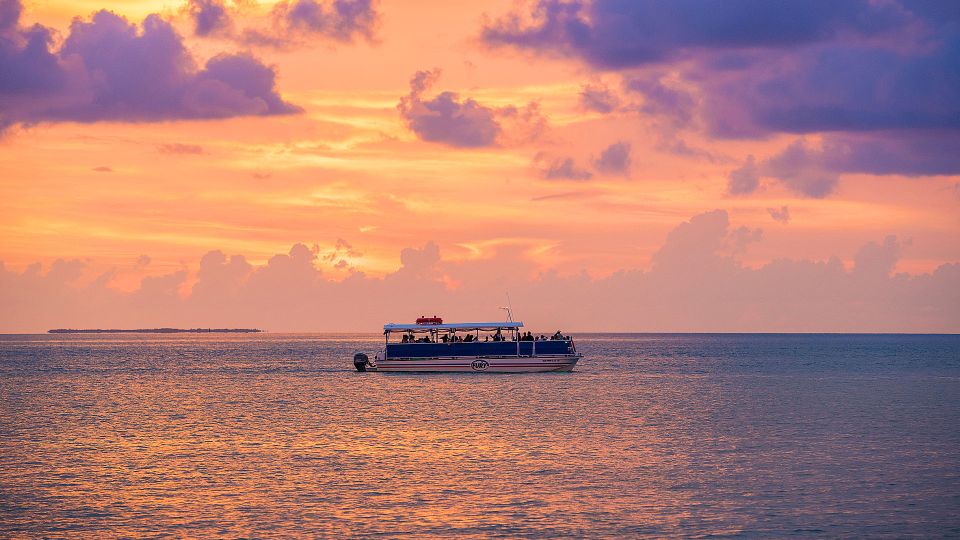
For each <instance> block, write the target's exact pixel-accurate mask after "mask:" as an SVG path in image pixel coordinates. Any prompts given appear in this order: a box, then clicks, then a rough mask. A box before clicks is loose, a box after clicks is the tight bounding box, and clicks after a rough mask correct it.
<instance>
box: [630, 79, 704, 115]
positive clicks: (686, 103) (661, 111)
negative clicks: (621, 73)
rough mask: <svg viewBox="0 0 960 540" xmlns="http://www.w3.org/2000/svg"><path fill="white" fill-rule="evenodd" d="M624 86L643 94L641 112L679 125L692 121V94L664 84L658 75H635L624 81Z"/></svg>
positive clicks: (694, 102)
mask: <svg viewBox="0 0 960 540" xmlns="http://www.w3.org/2000/svg"><path fill="white" fill-rule="evenodd" d="M624 86H625V87H626V88H627V89H628V90H630V91H633V92H638V93H640V94H642V95H643V97H644V100H643V105H641V106H640V111H641V112H644V113H647V114H651V115H658V116H662V117H665V118H669V119H670V121H671V122H672V123H673V124H674V125H676V126H679V127H682V126H686V125H688V124H690V122H692V121H693V116H694V112H695V107H696V101H695V100H694V99H693V96H691V95H690V94H689V93H687V92H685V91H683V90H678V89H676V88H671V87H669V86H666V85H664V84H663V82H662V81H661V80H660V77H656V76H646V77H636V78H633V79H630V80H628V81H626V82H625V83H624Z"/></svg>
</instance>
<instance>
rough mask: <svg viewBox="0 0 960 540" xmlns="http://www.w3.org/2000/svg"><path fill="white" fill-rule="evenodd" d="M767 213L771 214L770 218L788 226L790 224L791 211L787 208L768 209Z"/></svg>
mask: <svg viewBox="0 0 960 540" xmlns="http://www.w3.org/2000/svg"><path fill="white" fill-rule="evenodd" d="M767 213H769V214H770V217H771V218H772V219H773V220H774V221H777V222H780V223H783V224H784V225H786V224H787V223H790V209H789V208H787V207H786V206H781V207H780V208H779V209H777V208H767Z"/></svg>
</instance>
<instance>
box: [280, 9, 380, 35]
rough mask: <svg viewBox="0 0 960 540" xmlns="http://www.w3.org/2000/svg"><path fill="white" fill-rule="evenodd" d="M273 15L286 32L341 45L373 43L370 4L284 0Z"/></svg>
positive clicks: (373, 11)
mask: <svg viewBox="0 0 960 540" xmlns="http://www.w3.org/2000/svg"><path fill="white" fill-rule="evenodd" d="M273 15H274V18H275V19H276V20H278V21H280V23H281V24H280V26H281V27H282V28H284V29H285V30H287V31H292V32H294V33H299V34H304V35H322V36H325V37H328V38H332V39H335V40H337V41H343V42H349V41H353V39H354V38H355V37H356V36H361V37H364V38H366V39H368V40H370V39H373V33H374V29H375V27H376V24H377V21H378V19H379V16H378V14H377V11H376V9H375V7H374V2H373V1H372V0H334V1H333V2H327V3H323V2H317V1H316V0H294V1H292V2H291V1H289V0H284V1H282V2H280V3H278V4H277V5H276V6H274V9H273Z"/></svg>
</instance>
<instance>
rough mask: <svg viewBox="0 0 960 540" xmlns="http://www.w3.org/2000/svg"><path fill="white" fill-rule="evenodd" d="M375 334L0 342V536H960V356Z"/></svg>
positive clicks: (917, 345) (753, 344) (681, 339)
mask: <svg viewBox="0 0 960 540" xmlns="http://www.w3.org/2000/svg"><path fill="white" fill-rule="evenodd" d="M378 345H379V342H378V340H377V337H376V336H333V335H270V334H267V335H259V336H239V335H238V336H220V337H218V336H79V337H64V336H57V337H51V336H0V396H2V407H3V415H2V418H0V434H2V439H0V486H2V487H0V533H3V536H9V535H17V534H21V535H26V536H39V535H53V536H56V535H67V536H73V535H77V534H85V535H101V534H106V533H108V534H109V536H134V535H144V534H150V533H157V532H168V533H173V534H182V535H189V536H195V535H204V536H289V535H291V534H298V533H299V534H309V535H324V536H344V535H376V534H382V535H395V534H403V533H412V534H415V535H418V536H431V535H436V536H443V537H450V536H458V537H489V536H505V537H518V536H520V537H569V536H593V537H596V536H624V535H628V536H638V535H649V536H664V535H683V536H699V535H708V534H712V535H728V534H733V535H738V534H761V535H772V536H784V535H818V534H822V535H827V536H904V535H919V536H932V535H937V536H942V535H958V534H960V518H958V516H960V457H958V449H960V429H958V427H957V426H960V401H958V397H960V392H958V390H960V338H958V337H957V336H769V335H768V336H763V335H757V336H749V335H748V336H702V335H688V336H669V335H593V336H584V338H583V339H581V340H580V341H579V343H578V346H579V348H580V350H581V351H582V352H584V353H585V354H586V358H585V359H584V360H583V362H582V363H581V364H580V365H578V367H577V371H575V372H574V373H569V374H526V375H490V374H483V375H478V374H458V375H447V374H419V375H405V374H378V373H366V374H359V373H355V372H354V371H352V365H351V361H350V359H351V357H352V354H353V352H354V350H357V349H361V350H366V351H368V352H372V351H373V350H374V349H375V348H376V347H377V346H378Z"/></svg>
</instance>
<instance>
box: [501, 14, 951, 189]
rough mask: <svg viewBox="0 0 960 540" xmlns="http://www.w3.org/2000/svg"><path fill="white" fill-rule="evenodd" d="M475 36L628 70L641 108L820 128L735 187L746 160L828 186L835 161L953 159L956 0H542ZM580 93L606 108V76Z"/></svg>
mask: <svg viewBox="0 0 960 540" xmlns="http://www.w3.org/2000/svg"><path fill="white" fill-rule="evenodd" d="M482 37H483V40H484V41H485V42H486V43H488V44H490V45H492V46H498V47H512V48H517V49H523V50H531V51H534V52H536V53H539V54H546V55H554V56H559V57H565V58H578V59H580V60H581V61H583V62H584V63H585V64H587V65H589V66H591V67H593V68H594V69H596V70H600V71H619V72H622V73H623V74H624V77H625V80H626V81H627V82H626V84H625V86H626V87H627V89H628V90H631V91H635V92H639V93H640V94H642V95H643V96H644V98H645V99H644V107H645V108H646V109H647V110H645V112H648V113H653V114H665V113H666V114H669V115H672V117H673V118H675V119H677V120H678V121H679V122H680V123H684V122H686V123H689V122H691V121H692V120H693V118H692V115H694V114H696V116H697V118H696V120H697V122H698V123H699V125H700V127H701V128H702V129H704V130H706V131H707V133H709V134H710V135H712V136H714V137H726V138H731V137H736V138H751V137H757V138H762V137H766V136H769V135H771V134H775V133H791V134H798V135H803V134H808V133H809V134H812V133H818V134H825V135H824V137H823V144H822V146H820V147H813V146H811V145H809V144H808V143H807V142H806V141H805V140H803V139H799V140H798V142H797V143H796V145H794V146H792V147H791V148H789V149H788V150H787V151H786V152H785V153H784V155H782V156H777V157H775V158H773V159H771V160H769V161H768V162H766V163H758V164H753V165H751V164H750V163H747V164H745V165H744V167H743V168H742V169H741V170H742V171H747V172H746V173H743V174H739V175H736V177H731V192H733V193H741V194H742V193H749V192H751V191H752V190H753V189H755V188H756V186H757V185H758V183H755V182H752V181H751V180H750V178H749V175H752V174H757V175H766V176H771V177H773V178H777V179H779V180H781V181H783V182H784V183H785V184H786V185H787V186H788V187H790V188H791V189H793V190H795V191H797V192H798V193H802V194H804V195H807V196H811V197H823V196H826V195H828V194H830V193H831V192H832V191H833V190H834V189H835V187H836V183H837V177H838V175H840V174H843V173H869V174H901V175H907V176H924V175H938V174H957V173H960V69H957V66H960V3H957V2H956V1H953V0H946V1H935V0H925V1H910V0H901V1H889V2H873V1H869V0H848V1H842V2H794V1H792V0H790V1H787V0H733V1H730V0H677V1H671V2H660V1H655V0H637V1H631V2H624V1H620V0H595V1H593V2H585V1H580V0H573V1H566V2H563V1H557V0H544V1H541V2H539V3H538V4H536V5H535V8H534V9H533V11H532V12H529V13H524V12H520V11H518V12H513V13H509V14H506V15H504V16H502V17H500V18H499V19H496V20H495V21H494V22H492V23H490V24H488V25H487V26H486V27H485V28H484V29H483V33H482ZM667 66H670V67H671V69H679V71H680V73H681V75H682V77H683V80H684V81H685V82H686V83H688V84H692V85H695V86H696V87H697V88H699V94H700V95H701V96H702V99H701V100H700V101H699V102H698V101H695V100H693V99H691V98H690V96H688V95H686V94H684V93H683V92H682V91H678V90H676V89H671V88H668V87H665V86H664V85H662V84H659V83H658V82H657V79H656V77H657V74H658V73H660V72H662V71H663V70H664V69H665V68H666V67H667ZM635 74H640V76H639V77H638V76H636V75H635ZM581 98H582V100H583V103H584V106H585V107H586V108H588V109H590V110H595V111H610V110H613V108H614V102H615V100H614V99H613V98H612V97H611V96H609V95H607V94H604V92H603V89H602V88H595V87H591V88H588V89H586V90H585V91H584V92H583V94H582V95H581ZM752 167H756V169H757V170H756V171H755V173H754V172H749V169H751V168H752ZM744 174H747V176H745V175H744Z"/></svg>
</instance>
